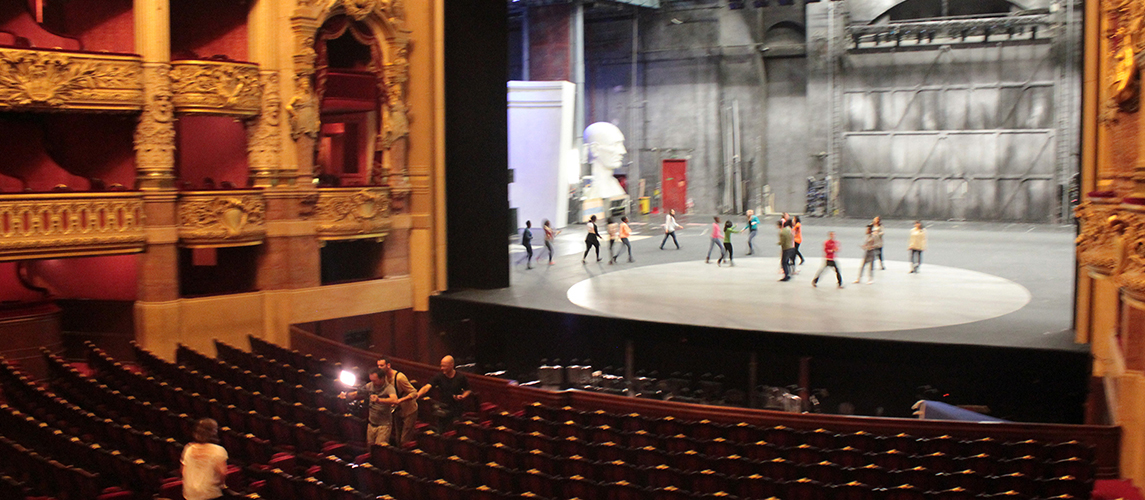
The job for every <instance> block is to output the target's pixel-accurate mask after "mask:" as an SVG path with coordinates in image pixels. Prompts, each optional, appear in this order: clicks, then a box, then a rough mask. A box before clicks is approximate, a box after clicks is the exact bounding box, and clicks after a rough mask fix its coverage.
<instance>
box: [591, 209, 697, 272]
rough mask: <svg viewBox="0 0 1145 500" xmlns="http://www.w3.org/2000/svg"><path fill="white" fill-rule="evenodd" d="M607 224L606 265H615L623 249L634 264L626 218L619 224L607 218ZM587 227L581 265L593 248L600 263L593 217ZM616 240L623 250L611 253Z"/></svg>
mask: <svg viewBox="0 0 1145 500" xmlns="http://www.w3.org/2000/svg"><path fill="white" fill-rule="evenodd" d="M607 222H608V225H607V226H606V227H607V228H608V263H609V264H615V263H616V259H617V258H619V257H620V254H622V253H623V252H624V249H625V248H627V249H628V262H636V261H635V260H633V259H632V243H631V242H629V241H628V238H630V237H631V236H632V228H631V227H629V226H628V217H621V218H620V222H619V223H617V222H615V221H614V220H613V218H612V217H609V218H608V221H607ZM587 226H588V234H587V235H586V236H585V240H584V255H583V256H581V258H580V261H581V262H582V263H583V262H585V261H586V260H587V259H588V252H589V250H592V249H593V248H595V249H596V261H597V262H600V260H601V259H600V230H599V229H598V228H597V227H596V216H595V215H593V216H592V217H589V218H588V224H587ZM617 240H620V243H621V244H623V245H624V248H621V249H620V251H619V252H613V248H614V247H615V246H616V241H617ZM677 246H679V245H677Z"/></svg>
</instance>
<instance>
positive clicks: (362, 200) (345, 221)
mask: <svg viewBox="0 0 1145 500" xmlns="http://www.w3.org/2000/svg"><path fill="white" fill-rule="evenodd" d="M389 215H390V194H389V190H388V189H387V188H382V187H376V188H319V189H318V203H317V204H316V205H315V208H314V218H315V219H316V220H317V231H318V237H319V238H321V239H323V240H339V239H355V238H382V237H384V236H385V235H386V234H388V233H389V230H390V217H389Z"/></svg>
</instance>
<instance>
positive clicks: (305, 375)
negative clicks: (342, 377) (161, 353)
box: [215, 339, 339, 392]
mask: <svg viewBox="0 0 1145 500" xmlns="http://www.w3.org/2000/svg"><path fill="white" fill-rule="evenodd" d="M215 357H217V358H218V359H219V360H221V361H225V362H227V363H229V364H231V365H234V366H238V367H239V368H242V369H244V370H249V371H251V372H253V373H262V374H266V375H268V376H270V377H271V378H274V379H277V380H285V381H287V382H289V383H293V384H299V385H303V386H306V387H309V388H311V389H314V390H325V391H331V390H334V389H337V388H338V384H339V382H338V379H327V378H326V376H325V375H323V374H321V373H312V372H308V371H306V370H305V369H303V368H297V367H295V366H293V365H290V364H288V363H282V362H280V361H277V360H273V359H270V358H267V357H266V356H263V355H261V354H255V353H250V352H246V351H244V350H242V349H239V348H237V347H234V346H231V345H229V344H227V343H225V342H222V341H220V340H218V339H216V340H215ZM334 392H337V391H336V390H335V391H334Z"/></svg>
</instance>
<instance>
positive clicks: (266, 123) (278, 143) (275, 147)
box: [247, 71, 282, 187]
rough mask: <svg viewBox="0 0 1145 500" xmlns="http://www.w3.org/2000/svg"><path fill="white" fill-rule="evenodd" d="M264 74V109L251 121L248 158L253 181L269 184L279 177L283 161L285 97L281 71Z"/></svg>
mask: <svg viewBox="0 0 1145 500" xmlns="http://www.w3.org/2000/svg"><path fill="white" fill-rule="evenodd" d="M261 78H262V112H261V113H259V115H258V116H256V117H254V118H252V119H251V120H250V121H248V122H247V158H248V163H249V165H250V177H251V180H252V181H253V184H252V185H254V186H256V187H269V186H272V185H274V183H275V181H276V180H277V179H278V171H279V165H280V164H281V163H282V139H281V134H280V133H279V130H280V124H281V123H282V98H281V97H280V94H279V90H278V87H279V85H278V72H277V71H263V72H262V75H261Z"/></svg>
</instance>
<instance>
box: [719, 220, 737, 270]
mask: <svg viewBox="0 0 1145 500" xmlns="http://www.w3.org/2000/svg"><path fill="white" fill-rule="evenodd" d="M738 232H739V231H738V230H736V228H735V227H734V224H732V221H731V220H728V221H727V222H725V223H724V250H726V251H727V254H728V266H731V267H734V266H735V265H736V263H735V261H734V260H732V233H738ZM723 261H724V257H723V255H722V254H721V255H720V260H717V261H716V265H717V266H719V265H720V264H722V263H723Z"/></svg>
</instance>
